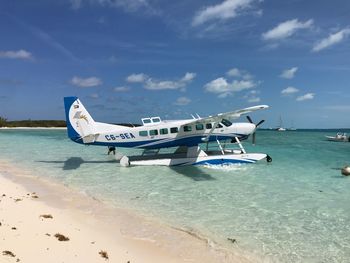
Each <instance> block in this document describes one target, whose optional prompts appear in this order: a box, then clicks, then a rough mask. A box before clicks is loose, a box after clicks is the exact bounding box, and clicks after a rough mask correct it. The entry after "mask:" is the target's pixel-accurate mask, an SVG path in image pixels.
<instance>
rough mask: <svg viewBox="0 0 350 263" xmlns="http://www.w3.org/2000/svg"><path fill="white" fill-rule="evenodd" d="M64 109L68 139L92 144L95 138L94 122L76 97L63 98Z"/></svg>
mask: <svg viewBox="0 0 350 263" xmlns="http://www.w3.org/2000/svg"><path fill="white" fill-rule="evenodd" d="M64 108H65V112H66V123H67V131H68V137H69V138H70V139H71V140H73V141H76V142H80V143H81V142H82V143H89V142H93V141H94V138H95V121H94V119H93V118H92V117H91V115H90V114H89V112H88V111H87V110H86V109H85V107H84V105H83V104H82V103H81V102H80V100H79V99H78V97H65V98H64Z"/></svg>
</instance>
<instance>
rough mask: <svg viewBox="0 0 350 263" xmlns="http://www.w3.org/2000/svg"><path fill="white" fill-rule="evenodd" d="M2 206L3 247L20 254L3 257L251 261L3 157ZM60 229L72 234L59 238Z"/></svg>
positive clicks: (0, 167)
mask: <svg viewBox="0 0 350 263" xmlns="http://www.w3.org/2000/svg"><path fill="white" fill-rule="evenodd" d="M33 193H35V194H33ZM3 195H5V196H3ZM33 196H37V197H38V198H33ZM62 197H63V198H62ZM16 200H17V201H16ZM0 211H1V213H0V214H1V216H0V222H1V226H0V231H1V232H2V236H3V238H2V239H1V240H0V247H1V248H4V250H5V248H6V250H8V251H11V252H12V253H14V254H15V255H16V257H11V256H9V255H7V256H5V255H0V258H1V257H4V258H5V257H6V259H9V262H15V260H16V259H17V258H18V259H20V260H21V261H22V262H34V260H35V262H41V261H42V262H48V261H49V262H58V260H57V259H58V258H59V259H60V261H59V262H61V261H62V260H63V261H64V262H100V261H101V262H103V261H104V260H105V258H103V257H102V254H99V253H100V252H101V251H102V252H103V251H105V252H107V255H108V257H109V259H110V260H111V262H115V260H118V262H128V261H129V262H130V263H131V262H203V263H211V262H242V263H246V262H247V263H248V262H252V261H251V260H249V259H247V258H243V257H242V256H241V255H239V253H238V252H237V253H235V252H232V251H228V250H225V249H223V248H218V247H215V244H211V243H210V242H209V241H208V240H206V239H205V238H201V237H200V236H196V234H194V233H191V231H186V230H183V229H176V228H174V227H171V226H168V225H165V224H161V223H159V222H155V221H151V220H149V219H146V218H142V217H141V216H139V215H137V214H136V213H134V212H133V211H132V210H127V209H121V208H115V207H112V206H111V205H109V204H106V203H104V202H101V201H99V200H97V199H94V198H93V197H90V196H87V195H86V194H83V193H81V192H78V191H77V190H74V189H71V188H69V187H67V186H64V185H63V184H61V183H59V182H55V181H53V180H51V179H49V178H40V177H35V176H34V175H32V174H31V173H30V171H26V170H22V169H19V168H16V167H15V166H14V164H12V163H9V162H6V161H2V160H0ZM42 215H51V216H52V217H53V218H44V217H43V216H42ZM12 228H16V229H15V230H14V229H12ZM56 232H57V233H61V232H62V233H61V234H63V235H64V236H67V237H69V239H70V240H69V241H66V242H63V241H62V242H60V241H58V240H57V239H56V238H55V237H54V235H55V234H57V233H56ZM33 240H35V242H33ZM28 244H29V247H28ZM1 252H3V251H1ZM38 258H39V259H40V261H38ZM55 260H56V261H55Z"/></svg>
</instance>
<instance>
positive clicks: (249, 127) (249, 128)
mask: <svg viewBox="0 0 350 263" xmlns="http://www.w3.org/2000/svg"><path fill="white" fill-rule="evenodd" d="M255 130H256V126H255V124H254V123H247V128H246V134H247V135H249V134H252V133H254V132H255Z"/></svg>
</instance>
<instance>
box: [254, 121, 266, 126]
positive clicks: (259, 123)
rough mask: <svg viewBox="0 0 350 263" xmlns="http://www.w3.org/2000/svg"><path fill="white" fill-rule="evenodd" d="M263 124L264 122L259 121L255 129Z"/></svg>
mask: <svg viewBox="0 0 350 263" xmlns="http://www.w3.org/2000/svg"><path fill="white" fill-rule="evenodd" d="M264 122H265V120H261V121H259V122H258V123H257V124H256V125H255V126H256V127H259V126H260V125H261V124H263V123H264Z"/></svg>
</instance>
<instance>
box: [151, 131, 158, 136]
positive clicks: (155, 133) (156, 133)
mask: <svg viewBox="0 0 350 263" xmlns="http://www.w3.org/2000/svg"><path fill="white" fill-rule="evenodd" d="M149 135H150V136H154V135H158V130H150V131H149Z"/></svg>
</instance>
